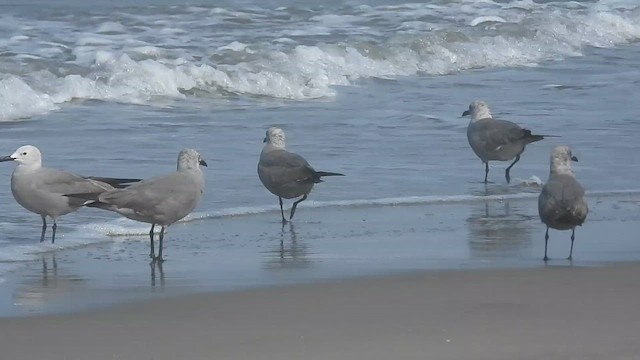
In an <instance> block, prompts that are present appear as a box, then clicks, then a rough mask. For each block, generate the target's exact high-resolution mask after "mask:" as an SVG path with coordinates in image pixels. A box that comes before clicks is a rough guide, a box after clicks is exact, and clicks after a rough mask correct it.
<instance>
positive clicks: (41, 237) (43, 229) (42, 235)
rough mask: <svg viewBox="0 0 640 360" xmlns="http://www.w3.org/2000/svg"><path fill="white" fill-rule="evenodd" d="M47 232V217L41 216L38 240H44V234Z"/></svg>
mask: <svg viewBox="0 0 640 360" xmlns="http://www.w3.org/2000/svg"><path fill="white" fill-rule="evenodd" d="M46 232H47V217H46V216H42V234H40V242H43V241H44V234H45V233H46Z"/></svg>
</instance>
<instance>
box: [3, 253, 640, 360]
mask: <svg viewBox="0 0 640 360" xmlns="http://www.w3.org/2000/svg"><path fill="white" fill-rule="evenodd" d="M639 271H640V262H634V263H624V264H612V265H608V266H603V267H571V266H546V267H540V268H536V269H502V270H500V269H499V270H455V271H429V272H421V273H416V274H405V275H394V276H384V277H375V278H360V279H347V280H344V279H343V280H338V281H331V282H326V283H315V284H304V285H292V286H284V287H271V288H264V289H252V290H243V291H236V292H229V293H208V294H198V295H183V296H178V297H175V298H167V299H156V300H148V301H146V302H142V303H137V304H128V305H117V306H114V307H111V308H109V309H101V310H97V311H91V312H86V313H76V314H59V315H39V316H33V317H20V318H3V319H0V329H2V333H3V334H4V336H3V337H2V338H1V339H0V345H1V346H2V347H3V349H4V350H3V353H4V354H5V355H6V356H8V358H11V359H33V358H36V357H40V358H46V359H51V360H55V359H86V358H91V359H156V360H162V359H176V358H185V359H210V358H212V357H215V358H220V359H226V358H228V359H247V360H249V359H288V358H291V359H293V358H304V359H346V358H349V359H390V358H395V359H419V358H424V356H426V355H428V356H429V357H430V358H437V359H487V360H489V359H494V360H500V359H505V360H507V359H515V358H518V359H540V358H576V359H578V358H579V359H602V358H607V359H631V358H635V357H634V356H637V355H640V343H638V342H637V333H636V330H637V329H638V328H640V315H634V314H636V312H634V311H632V310H633V309H634V308H635V304H636V302H637V298H638V297H639V296H640V283H638V282H637V281H636V275H635V274H636V273H638V272H639Z"/></svg>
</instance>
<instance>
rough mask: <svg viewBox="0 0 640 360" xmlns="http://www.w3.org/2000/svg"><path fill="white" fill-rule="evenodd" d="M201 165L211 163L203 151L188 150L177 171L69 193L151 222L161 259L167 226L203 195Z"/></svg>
mask: <svg viewBox="0 0 640 360" xmlns="http://www.w3.org/2000/svg"><path fill="white" fill-rule="evenodd" d="M200 165H202V166H207V163H206V162H205V161H204V160H203V159H202V157H201V156H200V154H199V153H198V152H197V151H196V150H193V149H184V150H182V151H180V154H179V155H178V166H177V170H176V171H175V172H172V173H170V174H166V175H162V176H158V177H154V178H151V179H147V180H143V181H140V182H139V183H136V184H134V185H131V186H129V187H127V188H125V189H115V190H110V191H105V192H100V193H70V194H68V196H70V197H76V198H81V199H85V200H89V202H87V203H86V206H89V207H95V208H99V209H104V210H109V211H114V212H116V213H118V214H120V215H122V216H124V217H126V218H129V219H132V220H136V221H140V222H144V223H148V224H151V231H149V240H150V246H151V251H150V253H149V257H151V258H152V259H153V260H154V261H160V262H161V261H163V258H162V247H163V244H162V243H163V240H164V230H165V228H166V227H168V226H170V225H171V224H173V223H175V222H176V221H178V220H180V219H182V218H184V217H185V216H187V215H189V213H191V211H193V209H195V207H196V206H197V205H198V203H199V202H200V199H201V198H202V195H203V193H204V188H205V179H204V174H203V173H202V169H200ZM156 225H160V226H162V229H161V230H160V234H159V249H158V256H157V257H156V256H155V249H154V242H153V235H154V232H153V231H154V228H155V226H156Z"/></svg>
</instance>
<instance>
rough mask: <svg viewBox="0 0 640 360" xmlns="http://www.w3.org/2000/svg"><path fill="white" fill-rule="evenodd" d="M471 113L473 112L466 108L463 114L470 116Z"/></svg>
mask: <svg viewBox="0 0 640 360" xmlns="http://www.w3.org/2000/svg"><path fill="white" fill-rule="evenodd" d="M470 114H471V113H470V112H469V110H465V111H464V112H463V113H462V116H468V115H470Z"/></svg>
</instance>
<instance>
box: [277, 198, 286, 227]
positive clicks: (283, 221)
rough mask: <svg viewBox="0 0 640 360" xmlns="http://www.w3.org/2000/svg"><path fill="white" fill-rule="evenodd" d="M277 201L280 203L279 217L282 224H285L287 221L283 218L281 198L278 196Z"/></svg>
mask: <svg viewBox="0 0 640 360" xmlns="http://www.w3.org/2000/svg"><path fill="white" fill-rule="evenodd" d="M278 201H279V202H280V215H282V223H283V224H286V223H287V219H285V218H284V210H282V198H281V197H280V196H278Z"/></svg>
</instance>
